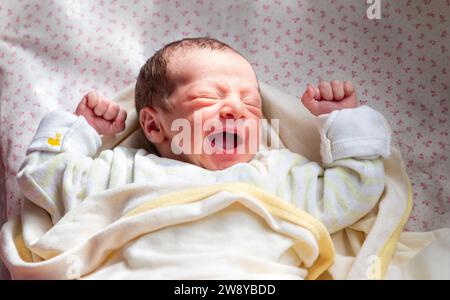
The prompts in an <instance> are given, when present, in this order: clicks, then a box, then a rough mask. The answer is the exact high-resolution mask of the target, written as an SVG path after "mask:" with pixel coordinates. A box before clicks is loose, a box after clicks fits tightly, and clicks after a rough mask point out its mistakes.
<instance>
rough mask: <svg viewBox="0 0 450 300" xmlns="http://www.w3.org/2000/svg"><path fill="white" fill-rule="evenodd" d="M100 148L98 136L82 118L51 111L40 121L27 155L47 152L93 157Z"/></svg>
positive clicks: (63, 112) (67, 113) (64, 112)
mask: <svg viewBox="0 0 450 300" xmlns="http://www.w3.org/2000/svg"><path fill="white" fill-rule="evenodd" d="M100 146H101V138H100V135H99V134H98V133H97V131H95V129H94V128H92V126H91V125H89V123H88V122H87V121H86V119H85V118H84V117H82V116H76V115H74V114H72V113H69V112H66V111H53V112H50V113H48V114H46V115H45V116H44V118H43V119H42V120H41V123H40V124H39V127H38V129H37V131H36V134H35V136H34V137H33V140H32V141H31V144H30V145H29V147H28V149H27V155H28V154H29V153H31V152H33V151H48V152H77V153H80V154H82V155H85V156H94V155H95V154H96V153H97V150H98V149H99V148H100Z"/></svg>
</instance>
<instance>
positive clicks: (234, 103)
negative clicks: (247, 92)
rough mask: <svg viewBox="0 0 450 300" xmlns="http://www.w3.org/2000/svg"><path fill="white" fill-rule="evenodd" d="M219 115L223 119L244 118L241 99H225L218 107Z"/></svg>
mask: <svg viewBox="0 0 450 300" xmlns="http://www.w3.org/2000/svg"><path fill="white" fill-rule="evenodd" d="M220 117H222V118H223V119H242V118H244V109H243V105H242V102H241V100H240V99H239V98H237V99H236V98H229V99H226V100H225V101H224V102H223V105H222V107H221V108H220Z"/></svg>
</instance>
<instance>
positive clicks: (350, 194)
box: [17, 106, 390, 233]
mask: <svg viewBox="0 0 450 300" xmlns="http://www.w3.org/2000/svg"><path fill="white" fill-rule="evenodd" d="M281 122H282V120H281ZM317 123H318V126H319V131H320V134H321V155H322V161H323V163H322V164H319V163H316V162H312V161H308V160H307V159H306V158H305V157H303V156H301V155H298V154H296V153H293V152H291V151H289V150H287V149H282V150H261V151H260V152H259V153H257V154H256V156H255V158H254V159H253V160H252V161H250V162H249V163H240V164H236V165H234V166H232V167H230V168H227V169H225V170H220V171H211V170H207V169H203V168H201V167H199V166H196V165H192V164H189V163H185V162H181V161H177V160H172V159H167V158H161V157H158V156H156V155H153V154H149V153H148V152H147V151H146V150H143V149H139V150H138V149H130V148H125V147H116V148H115V149H113V150H105V151H103V152H101V153H100V154H99V155H98V156H97V157H96V158H94V155H95V154H96V153H97V151H98V149H99V148H100V146H101V139H100V136H99V135H98V134H97V132H96V131H95V130H94V129H93V128H92V127H91V126H90V125H89V124H88V123H87V121H86V120H85V119H84V118H83V117H81V116H80V117H77V116H75V115H74V114H72V113H69V112H65V111H54V112H51V113H48V114H47V115H46V116H45V117H44V118H43V119H42V121H41V123H40V125H39V128H38V130H37V132H36V135H35V136H34V138H33V140H32V142H31V144H30V146H29V147H28V149H27V153H26V154H27V157H26V160H25V161H24V162H23V164H22V166H21V168H20V170H19V172H18V175H17V179H18V183H19V185H20V187H21V190H22V192H23V194H24V195H25V196H26V197H27V198H28V199H29V200H30V201H32V202H33V203H35V204H36V205H38V206H39V207H42V208H44V209H45V210H46V211H47V212H48V213H49V214H50V216H51V218H52V221H53V223H54V224H55V223H56V222H57V221H58V220H59V219H60V218H61V217H62V216H63V215H64V214H65V213H66V212H67V211H69V210H70V209H72V208H73V207H74V206H76V205H77V204H78V203H80V202H81V201H83V199H85V198H86V197H87V196H89V195H92V194H94V193H97V192H100V191H104V190H106V189H111V188H115V187H120V186H122V185H125V184H128V183H145V182H150V181H151V182H152V183H154V184H157V183H158V182H161V183H164V182H167V181H170V182H173V183H175V184H174V186H177V187H178V189H179V190H182V189H187V188H193V187H200V186H205V185H210V184H217V183H225V182H244V183H249V184H252V185H255V186H257V187H259V188H261V189H263V190H265V191H267V192H269V193H272V194H274V195H276V196H278V197H280V198H282V199H284V200H286V201H288V202H291V203H292V204H294V205H295V206H297V207H298V208H300V209H302V210H305V211H306V212H308V213H310V214H311V215H313V216H315V217H316V218H318V219H319V220H321V221H322V222H323V223H324V224H325V226H326V227H327V229H328V230H329V232H330V233H333V232H336V231H338V230H340V229H342V228H344V227H346V226H348V225H351V224H352V223H354V222H355V221H357V220H358V219H360V218H361V217H362V216H364V215H365V214H367V213H368V212H369V211H370V210H371V209H372V208H373V207H374V206H375V204H376V203H377V201H378V200H379V198H380V196H381V194H382V192H383V190H384V167H383V161H382V159H381V156H383V157H387V156H389V152H390V148H389V147H390V129H389V126H388V124H387V122H386V120H385V119H384V117H383V116H382V115H381V114H380V113H379V112H377V111H375V110H373V109H372V108H370V107H368V106H361V107H358V108H354V109H343V110H339V111H334V112H332V113H330V114H327V115H322V116H320V117H318V118H317Z"/></svg>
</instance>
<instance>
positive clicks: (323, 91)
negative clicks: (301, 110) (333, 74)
mask: <svg viewBox="0 0 450 300" xmlns="http://www.w3.org/2000/svg"><path fill="white" fill-rule="evenodd" d="M302 103H303V105H304V106H305V107H306V108H307V109H308V110H309V111H310V112H311V113H312V114H313V115H315V116H319V115H323V114H327V113H330V112H332V111H334V110H339V109H343V108H355V107H357V106H358V100H357V99H356V93H355V88H354V87H353V84H352V83H351V82H350V81H345V82H343V83H342V82H340V81H337V80H333V81H331V83H330V82H328V81H322V82H321V83H320V84H319V86H318V87H316V86H312V85H310V84H308V87H307V88H306V91H305V93H304V94H303V96H302Z"/></svg>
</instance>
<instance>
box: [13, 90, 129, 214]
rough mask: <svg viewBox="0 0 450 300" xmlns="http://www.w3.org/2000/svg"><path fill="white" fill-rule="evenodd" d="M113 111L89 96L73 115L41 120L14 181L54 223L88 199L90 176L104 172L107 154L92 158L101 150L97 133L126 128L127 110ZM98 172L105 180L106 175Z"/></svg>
mask: <svg viewBox="0 0 450 300" xmlns="http://www.w3.org/2000/svg"><path fill="white" fill-rule="evenodd" d="M105 106H106V109H105ZM117 108H118V106H116V105H108V102H107V101H105V100H104V99H102V98H101V97H99V96H98V95H97V94H93V93H90V94H88V95H86V96H85V97H84V98H83V100H82V101H81V102H80V104H79V106H78V108H77V111H76V114H72V113H70V112H66V111H53V112H50V113H48V114H47V115H45V116H44V118H43V119H42V120H41V122H40V124H39V127H38V129H37V132H36V134H35V136H34V138H33V140H32V142H31V144H30V145H29V147H28V149H27V152H26V158H25V161H24V162H23V163H22V165H21V167H20V169H19V171H18V174H17V182H18V184H19V186H20V188H21V191H22V192H23V194H24V196H25V197H26V198H28V199H29V200H30V201H32V202H33V203H35V204H36V205H38V206H39V207H42V208H44V209H45V210H46V211H47V212H48V213H49V214H50V215H51V217H52V220H53V222H56V221H57V220H59V219H60V218H61V216H62V215H64V214H65V213H66V212H67V211H68V210H70V209H71V208H72V207H73V206H75V205H76V204H77V203H78V202H79V201H81V200H82V199H84V197H85V196H87V195H86V194H87V193H88V190H89V188H90V187H91V186H92V185H94V184H95V182H92V174H94V173H98V172H97V170H98V171H100V170H108V168H109V166H108V163H109V161H108V155H104V156H103V157H102V158H98V159H93V158H92V157H93V156H94V155H95V154H96V153H97V151H98V149H99V147H100V146H101V139H100V134H114V133H117V132H120V131H121V130H123V129H124V127H125V119H126V112H125V111H123V110H121V109H120V108H118V109H117ZM109 156H111V155H109ZM102 173H105V174H104V177H105V178H107V176H108V174H107V173H108V172H102Z"/></svg>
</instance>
